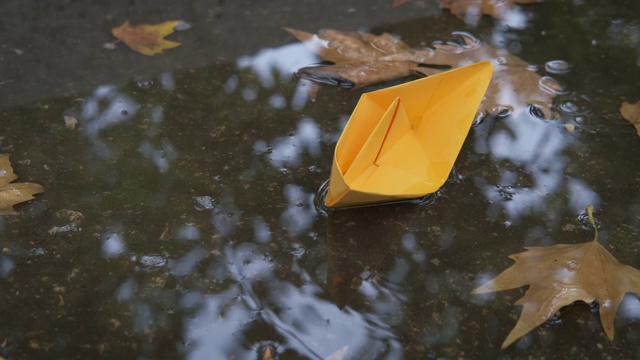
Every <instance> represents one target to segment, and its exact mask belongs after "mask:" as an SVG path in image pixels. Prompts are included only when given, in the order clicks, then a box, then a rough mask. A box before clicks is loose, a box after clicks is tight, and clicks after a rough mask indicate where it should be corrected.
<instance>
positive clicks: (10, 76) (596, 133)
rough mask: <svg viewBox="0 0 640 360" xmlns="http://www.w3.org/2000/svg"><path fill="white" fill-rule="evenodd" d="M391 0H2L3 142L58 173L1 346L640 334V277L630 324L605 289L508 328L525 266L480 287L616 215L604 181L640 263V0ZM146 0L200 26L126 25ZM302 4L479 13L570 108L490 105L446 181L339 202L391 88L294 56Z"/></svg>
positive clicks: (3, 271)
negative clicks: (490, 7) (372, 106)
mask: <svg viewBox="0 0 640 360" xmlns="http://www.w3.org/2000/svg"><path fill="white" fill-rule="evenodd" d="M391 5H392V1H391V0H384V1H382V0H380V1H271V2H269V3H268V4H264V5H256V4H255V2H249V1H222V0H220V1H217V2H205V1H185V2H157V1H110V2H103V1H100V2H97V1H96V2H92V1H82V0H80V1H54V2H47V3H42V2H39V1H5V2H4V3H3V4H2V5H0V29H1V31H0V45H1V47H0V51H1V56H0V67H1V68H2V72H1V73H0V126H1V127H0V153H9V154H10V155H11V160H12V164H13V167H14V170H15V172H16V173H17V174H18V175H19V176H20V179H19V181H25V182H26V181H29V182H37V183H39V184H42V185H43V186H44V187H45V188H46V191H45V192H44V193H43V194H40V195H38V196H37V198H36V199H35V200H33V201H31V202H29V203H26V204H22V205H19V206H17V209H18V210H19V211H20V212H21V215H20V216H13V217H10V216H4V217H1V216H0V319H2V321H0V358H4V359H7V360H10V359H34V358H47V359H50V358H65V359H68V358H79V359H81V358H98V357H104V358H123V359H129V358H131V359H156V358H167V359H169V358H188V359H210V358H213V359H232V358H236V359H252V358H259V359H262V358H263V356H264V354H265V351H272V353H273V354H274V355H278V356H280V358H283V359H289V358H303V359H323V358H326V357H327V356H329V355H330V354H333V353H335V352H336V351H339V350H340V349H344V348H345V347H346V355H345V359H374V358H375V359H402V358H407V359H415V358H426V359H429V358H472V359H479V358H486V359H496V358H501V359H525V358H612V359H614V358H618V359H619V358H635V357H637V356H640V347H639V346H638V339H639V338H640V322H639V321H638V320H639V319H640V315H639V314H640V301H639V300H638V298H637V297H636V296H634V295H628V296H627V298H626V299H625V301H624V302H623V304H622V306H621V308H620V310H619V312H618V317H617V320H616V338H615V340H614V341H613V342H609V341H608V340H607V338H606V337H605V335H604V332H603V330H602V328H601V326H600V323H599V319H598V314H597V312H595V311H592V310H593V308H590V307H589V306H588V305H585V304H582V305H577V306H572V307H570V308H567V309H566V310H565V311H562V313H561V315H560V316H558V317H554V318H553V319H552V321H549V322H547V323H545V325H543V326H541V327H539V328H537V329H536V330H534V331H533V332H531V333H530V334H529V335H527V336H525V337H524V338H522V339H521V340H520V341H518V342H517V343H516V344H514V345H512V346H511V347H509V348H507V349H505V350H500V344H501V343H502V341H503V340H504V338H505V337H506V335H507V334H508V332H509V331H510V329H511V328H512V327H513V325H514V324H515V321H516V319H517V317H518V315H519V308H517V307H516V306H514V305H513V303H514V302H515V300H516V299H518V298H519V297H521V296H522V294H523V293H524V291H525V290H526V289H525V288H523V289H518V290H512V291H508V292H501V293H497V294H492V295H485V296H476V295H471V294H470V292H471V290H472V289H473V288H475V287H476V286H478V285H479V283H482V282H483V281H485V280H487V279H489V278H490V277H492V276H494V275H496V274H497V273H499V272H501V271H502V270H504V269H505V268H507V267H508V266H510V265H511V264H512V261H511V260H509V259H508V258H507V256H508V255H510V254H514V253H518V252H521V251H522V250H523V247H524V246H533V245H552V244H555V243H578V242H584V241H588V240H591V239H592V236H593V233H592V230H591V229H590V228H589V227H588V226H587V224H586V222H585V220H584V216H583V213H584V209H585V207H586V206H587V205H589V204H593V205H594V206H595V209H596V218H597V220H598V222H599V224H600V231H601V234H600V239H601V240H602V242H603V243H604V244H605V245H606V246H607V248H608V249H609V250H610V251H611V253H612V254H613V255H614V256H615V257H616V258H618V259H619V260H620V261H621V262H623V263H625V264H628V265H631V266H634V267H640V245H639V243H638V228H639V226H640V196H639V194H640V193H639V192H638V190H639V189H640V177H639V176H638V172H637V170H636V169H638V167H639V165H640V164H639V161H640V160H639V158H638V157H637V156H636V155H635V154H637V153H638V152H639V151H640V139H638V135H637V134H636V131H635V129H634V128H633V127H632V126H631V125H629V124H628V123H626V122H625V120H624V119H623V118H622V117H621V116H620V114H619V111H618V109H619V107H620V104H621V103H622V101H629V102H635V101H638V100H640V71H639V67H640V24H639V23H638V20H637V18H635V17H634V16H635V15H634V14H637V13H638V10H639V9H638V5H637V4H635V2H634V1H626V2H625V1H620V2H618V3H617V4H615V5H613V4H609V3H608V2H604V1H588V0H585V1H577V0H576V1H559V0H549V1H546V2H544V3H539V4H535V5H530V6H524V7H522V8H520V10H519V12H517V13H515V14H514V17H511V18H509V19H506V20H502V21H500V20H495V19H492V18H490V17H483V18H482V19H481V20H480V21H479V23H477V24H469V23H465V22H464V21H463V20H461V19H459V18H457V17H455V16H453V15H451V13H450V12H448V11H446V10H441V9H439V7H438V4H437V3H435V2H432V1H420V0H414V1H412V2H409V3H408V4H405V5H402V6H400V7H396V8H393V7H392V6H391ZM127 19H129V20H131V21H132V22H134V23H158V22H162V21H166V20H172V19H182V20H184V21H187V22H188V23H190V24H191V26H192V27H191V29H189V30H187V31H184V32H178V33H175V34H173V35H171V36H170V38H171V39H172V40H175V41H179V42H181V43H182V45H181V46H180V47H178V48H175V49H172V50H169V51H166V52H165V53H164V54H161V55H158V56H155V57H152V58H150V57H145V56H143V55H140V54H137V53H135V52H133V51H131V50H130V49H128V48H127V47H126V46H125V45H124V44H122V43H120V44H118V45H117V48H116V49H114V50H107V49H105V48H104V47H103V45H104V44H105V43H107V42H111V41H113V37H112V36H111V33H110V31H111V28H113V27H115V26H118V25H120V24H121V23H123V22H124V21H125V20H127ZM283 27H292V28H298V29H302V30H305V31H309V32H316V31H318V30H320V29H322V28H335V29H339V30H343V31H353V30H363V31H368V32H372V33H374V34H380V33H382V32H383V31H386V32H389V33H392V34H394V35H397V36H399V37H401V38H402V39H403V40H404V41H405V42H407V43H408V44H410V45H411V46H414V47H421V46H427V45H429V44H431V42H432V41H436V40H445V41H448V40H451V39H452V37H451V35H450V33H451V32H452V31H466V32H469V33H471V34H473V35H474V36H476V37H477V38H479V39H480V40H482V41H483V42H485V43H488V44H490V45H492V46H493V47H496V48H501V49H505V50H507V51H508V52H509V53H511V54H514V55H517V56H519V57H520V58H522V59H523V60H524V61H526V62H528V63H531V64H534V65H538V70H537V72H538V73H539V74H540V75H547V76H551V77H553V78H554V79H555V80H557V81H558V82H559V83H561V84H562V85H563V86H564V89H565V91H564V92H563V93H562V94H559V95H558V96H556V97H555V99H554V102H553V107H552V110H553V111H554V112H555V114H556V116H554V119H553V120H549V121H546V120H541V119H539V118H538V117H536V116H535V114H531V113H530V112H529V111H514V112H512V113H511V114H510V115H508V116H504V117H491V116H490V117H487V118H486V119H485V120H484V121H483V122H481V123H480V124H478V125H477V126H475V127H474V128H473V129H472V130H471V133H470V135H469V137H468V138H467V141H466V143H465V145H464V146H463V149H462V151H461V153H460V156H459V158H458V161H457V163H456V166H455V172H454V174H452V176H451V178H450V181H449V182H448V183H447V184H446V185H445V186H444V187H443V188H442V189H441V191H439V192H438V193H437V194H435V195H433V196H431V197H429V198H428V199H427V201H424V202H422V203H405V204H396V205H389V206H379V207H371V208H361V209H352V210H347V211H339V212H338V211H327V209H325V208H323V207H322V206H318V204H319V203H321V200H320V199H319V198H318V197H319V196H321V192H320V188H321V186H322V184H323V183H324V182H325V181H326V180H327V179H328V178H329V172H330V167H331V161H332V156H333V147H334V146H335V143H336V141H337V139H338V137H339V135H340V131H341V129H342V127H343V126H344V123H345V122H346V120H347V119H348V117H349V114H350V113H351V111H352V109H353V107H354V106H355V104H356V102H357V100H358V98H359V96H360V95H361V94H362V92H364V91H369V90H372V89H373V88H366V89H362V90H355V91H347V90H341V89H336V88H333V87H330V86H323V87H321V88H320V90H319V91H318V93H317V95H316V96H315V98H311V97H310V92H309V91H308V89H309V88H310V85H309V84H308V83H306V82H304V81H301V80H300V79H299V78H296V77H295V76H293V73H294V72H295V70H296V69H297V68H298V67H301V66H306V65H309V64H312V63H315V62H317V61H319V60H318V58H316V57H315V56H314V55H313V54H312V53H310V52H309V51H308V50H307V49H305V47H304V46H303V45H301V44H299V43H297V42H296V40H295V39H294V38H293V37H292V36H291V35H290V34H288V33H287V32H285V31H283V30H282V28H283ZM554 60H562V61H564V62H566V63H568V64H569V65H570V68H569V71H567V72H565V71H557V69H554V68H553V66H551V67H550V66H549V65H548V64H549V63H550V62H551V61H554ZM551 64H553V63H551ZM545 65H547V66H545ZM405 80H409V79H405ZM380 86H383V85H380ZM378 87H379V86H378ZM521 95H522V94H520V93H518V91H514V92H513V94H511V96H513V97H514V98H515V99H518V96H521ZM519 101H524V102H526V101H527V99H520V100H519ZM71 118H72V119H75V120H77V121H78V123H77V125H75V126H71V125H69V121H70V120H69V119H71ZM65 119H66V121H65ZM567 124H570V125H573V126H575V130H574V131H573V132H569V131H567V128H566V127H565V125H567ZM594 307H595V306H594ZM266 349H270V350H266Z"/></svg>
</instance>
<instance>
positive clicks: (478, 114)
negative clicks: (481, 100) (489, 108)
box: [471, 110, 487, 127]
mask: <svg viewBox="0 0 640 360" xmlns="http://www.w3.org/2000/svg"><path fill="white" fill-rule="evenodd" d="M486 117H487V113H486V112H485V111H484V110H478V111H477V112H476V115H475V117H474V118H473V123H471V127H475V126H478V125H480V124H482V122H483V121H484V119H485V118H486Z"/></svg>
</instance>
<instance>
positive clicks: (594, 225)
mask: <svg viewBox="0 0 640 360" xmlns="http://www.w3.org/2000/svg"><path fill="white" fill-rule="evenodd" d="M587 215H588V216H589V222H590V223H591V226H593V231H594V236H593V240H595V241H598V226H596V221H595V220H594V219H593V205H589V206H587Z"/></svg>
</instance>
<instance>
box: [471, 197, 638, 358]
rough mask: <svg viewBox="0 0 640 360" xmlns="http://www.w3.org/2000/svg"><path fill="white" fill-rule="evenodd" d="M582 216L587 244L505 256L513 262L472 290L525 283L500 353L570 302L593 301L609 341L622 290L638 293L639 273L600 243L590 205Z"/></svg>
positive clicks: (538, 248) (479, 291) (489, 290)
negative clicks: (590, 231)
mask: <svg viewBox="0 0 640 360" xmlns="http://www.w3.org/2000/svg"><path fill="white" fill-rule="evenodd" d="M587 213H588V215H589V221H590V222H591V224H592V225H593V227H594V229H595V236H594V238H593V241H590V242H587V243H582V244H575V245H567V244H559V245H554V246H548V247H544V246H535V247H527V248H526V249H527V250H528V251H527V252H523V253H519V254H515V255H511V256H509V258H510V259H513V260H515V261H516V263H515V264H513V265H512V266H511V267H510V268H508V269H507V270H505V271H503V272H502V273H501V274H499V275H498V276H497V277H496V278H495V279H493V280H491V281H489V282H488V283H486V284H484V285H482V286H480V287H479V288H477V289H475V290H473V292H472V293H473V294H481V293H487V292H492V291H500V290H508V289H514V288H517V287H521V286H525V285H529V289H528V290H527V292H526V293H525V295H524V296H523V297H522V298H520V299H519V300H518V301H516V303H515V304H516V305H523V308H522V313H521V314H520V319H518V322H517V323H516V326H515V327H514V328H513V330H511V332H510V333H509V335H508V336H507V338H506V340H505V341H504V342H503V343H502V348H503V349H504V348H505V347H507V346H509V345H510V344H511V343H513V342H514V341H515V340H517V339H518V338H520V337H521V336H523V335H525V334H526V333H528V332H529V331H531V330H533V329H534V328H535V327H537V326H538V325H540V324H542V323H543V322H545V321H546V320H547V319H548V318H550V317H551V316H553V315H554V314H555V313H556V312H557V311H558V310H560V308H561V307H563V306H566V305H569V304H571V303H573V302H575V301H584V302H586V303H591V302H593V301H594V300H598V302H599V304H600V322H601V323H602V327H603V328H604V332H605V333H606V334H607V337H608V338H609V340H613V335H614V326H613V320H614V318H615V314H616V311H617V310H618V306H619V305H620V302H621V301H622V298H623V297H624V295H625V294H626V293H627V292H632V293H635V294H640V271H638V270H637V269H634V268H632V267H630V266H627V265H623V264H621V263H620V262H618V260H616V258H615V257H613V255H611V254H610V253H609V252H608V251H607V250H606V249H605V248H604V247H603V246H602V245H600V243H599V242H598V229H597V227H596V226H595V222H594V220H593V207H592V206H591V205H589V207H588V208H587Z"/></svg>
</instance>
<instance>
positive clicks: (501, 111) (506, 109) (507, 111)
mask: <svg viewBox="0 0 640 360" xmlns="http://www.w3.org/2000/svg"><path fill="white" fill-rule="evenodd" d="M491 113H492V114H493V115H495V116H497V117H507V116H509V115H511V114H512V113H513V106H510V105H497V106H494V107H493V108H491Z"/></svg>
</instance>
